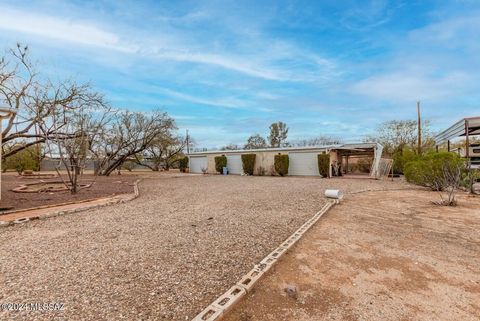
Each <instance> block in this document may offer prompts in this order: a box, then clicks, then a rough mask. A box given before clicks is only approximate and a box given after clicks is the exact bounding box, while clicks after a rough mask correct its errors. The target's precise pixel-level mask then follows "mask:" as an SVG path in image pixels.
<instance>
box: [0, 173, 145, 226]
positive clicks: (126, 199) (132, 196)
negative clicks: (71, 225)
mask: <svg viewBox="0 0 480 321" xmlns="http://www.w3.org/2000/svg"><path fill="white" fill-rule="evenodd" d="M140 181H141V179H137V180H136V181H135V182H134V183H133V193H129V194H120V195H117V196H113V197H111V198H110V199H107V200H106V202H105V203H102V204H93V205H90V206H85V207H79V208H73V209H69V210H57V211H55V209H54V208H55V206H52V209H53V211H52V212H50V213H46V214H40V215H38V216H29V217H19V218H17V219H15V220H14V221H1V220H0V227H7V226H10V225H14V224H23V223H27V222H29V221H33V220H38V219H39V220H44V219H47V218H50V217H55V216H62V215H66V214H70V213H78V212H83V211H87V210H91V209H96V208H101V207H104V206H109V205H114V204H120V203H126V202H129V201H132V200H134V199H136V198H137V197H138V196H140V191H139V189H138V183H140ZM119 196H125V197H119ZM102 198H103V197H102ZM102 198H100V199H102ZM89 201H95V199H93V200H88V201H80V202H78V203H68V204H59V205H56V206H62V205H71V204H83V203H86V202H89ZM43 208H45V207H43ZM47 208H48V207H47ZM35 209H36V208H33V209H30V210H35ZM38 209H42V207H39V208H38Z"/></svg>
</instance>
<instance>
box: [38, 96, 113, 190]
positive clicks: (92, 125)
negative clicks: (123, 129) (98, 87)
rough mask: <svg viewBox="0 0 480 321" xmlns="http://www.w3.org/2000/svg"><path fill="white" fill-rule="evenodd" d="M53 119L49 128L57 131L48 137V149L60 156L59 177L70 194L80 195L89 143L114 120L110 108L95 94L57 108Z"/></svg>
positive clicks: (46, 139)
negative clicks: (80, 182) (80, 184)
mask: <svg viewBox="0 0 480 321" xmlns="http://www.w3.org/2000/svg"><path fill="white" fill-rule="evenodd" d="M92 97H95V99H93V100H92V99H91V98H92ZM51 116H52V117H51V121H52V123H51V124H49V125H48V126H49V127H51V128H52V129H53V130H52V131H51V132H50V134H48V136H47V134H46V137H45V145H46V146H47V148H48V151H49V153H50V154H56V155H58V157H59V163H58V165H57V166H56V171H57V174H58V176H59V177H60V179H61V180H62V182H63V183H64V185H65V186H66V187H67V188H68V189H69V190H70V192H71V193H72V194H76V193H77V192H78V190H79V180H80V177H81V175H82V174H83V170H84V168H85V162H86V160H87V158H88V150H89V148H88V146H89V143H90V141H91V140H93V139H95V137H96V136H97V135H98V134H99V133H100V132H101V131H103V130H104V127H105V126H106V124H107V123H108V121H109V118H110V116H111V112H110V107H108V105H106V104H105V103H104V102H103V100H102V99H101V98H100V97H99V96H97V94H95V93H93V94H88V95H81V96H79V97H78V99H74V100H71V101H68V102H67V103H65V104H62V105H60V106H56V107H55V108H54V112H52V114H51ZM63 172H65V173H66V177H64V175H62V174H63Z"/></svg>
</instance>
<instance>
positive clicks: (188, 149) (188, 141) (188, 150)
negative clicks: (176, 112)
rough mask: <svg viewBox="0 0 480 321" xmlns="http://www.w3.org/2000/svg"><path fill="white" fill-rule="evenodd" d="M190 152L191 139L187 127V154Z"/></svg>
mask: <svg viewBox="0 0 480 321" xmlns="http://www.w3.org/2000/svg"><path fill="white" fill-rule="evenodd" d="M188 154H190V140H189V137H188V129H187V155H188Z"/></svg>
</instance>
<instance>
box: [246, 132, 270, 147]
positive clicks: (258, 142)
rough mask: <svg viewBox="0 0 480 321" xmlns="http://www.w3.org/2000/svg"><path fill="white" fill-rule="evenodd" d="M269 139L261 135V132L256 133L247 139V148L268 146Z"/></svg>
mask: <svg viewBox="0 0 480 321" xmlns="http://www.w3.org/2000/svg"><path fill="white" fill-rule="evenodd" d="M267 146H268V145H267V141H266V140H265V138H263V137H262V136H260V134H255V135H252V136H250V137H248V139H247V143H246V144H245V147H244V148H245V149H259V148H267Z"/></svg>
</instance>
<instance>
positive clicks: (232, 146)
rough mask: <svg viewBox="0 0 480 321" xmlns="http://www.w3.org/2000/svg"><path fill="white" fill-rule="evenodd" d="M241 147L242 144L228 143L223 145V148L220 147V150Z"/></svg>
mask: <svg viewBox="0 0 480 321" xmlns="http://www.w3.org/2000/svg"><path fill="white" fill-rule="evenodd" d="M239 149H241V148H240V146H238V145H237V144H233V143H231V144H228V145H227V146H223V147H222V148H220V150H239Z"/></svg>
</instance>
